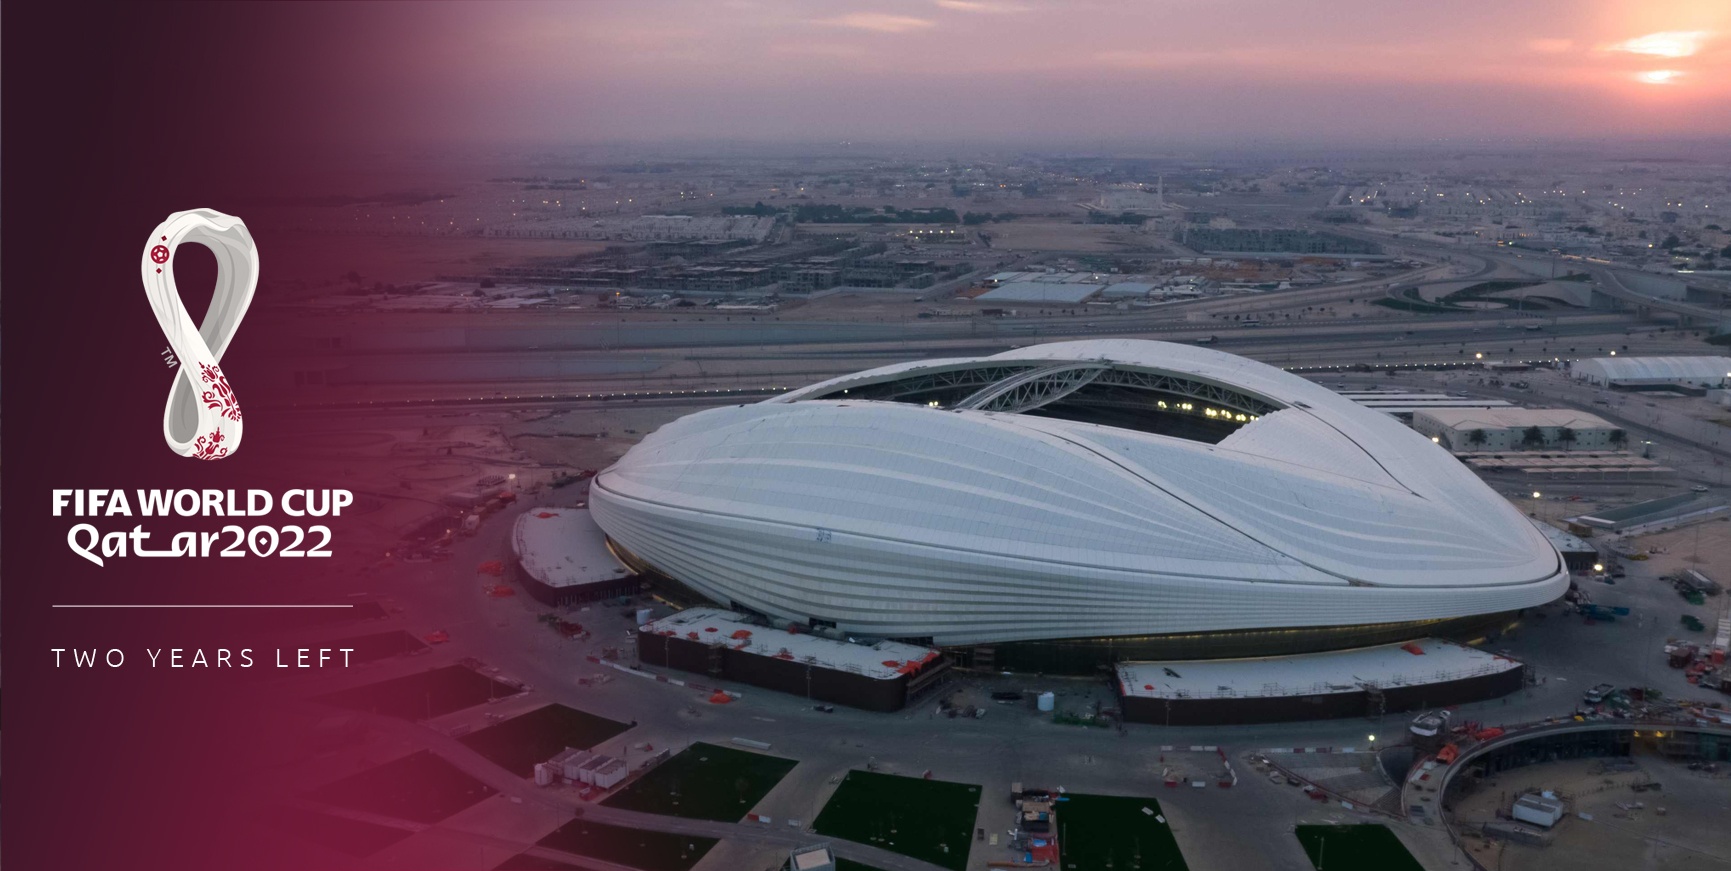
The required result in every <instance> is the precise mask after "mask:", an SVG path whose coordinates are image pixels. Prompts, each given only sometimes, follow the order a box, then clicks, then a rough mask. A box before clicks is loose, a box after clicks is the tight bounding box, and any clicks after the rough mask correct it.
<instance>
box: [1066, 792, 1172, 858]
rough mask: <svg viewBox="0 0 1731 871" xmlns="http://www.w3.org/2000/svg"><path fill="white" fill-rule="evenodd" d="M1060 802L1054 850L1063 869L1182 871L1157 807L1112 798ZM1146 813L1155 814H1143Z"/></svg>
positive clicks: (1144, 801) (1075, 798)
mask: <svg viewBox="0 0 1731 871" xmlns="http://www.w3.org/2000/svg"><path fill="white" fill-rule="evenodd" d="M1067 798H1068V799H1069V800H1068V801H1061V802H1059V803H1058V850H1059V856H1060V858H1061V859H1062V860H1063V862H1064V867H1065V868H1067V869H1068V868H1075V869H1078V871H1080V869H1083V868H1088V869H1101V871H1104V869H1113V871H1186V869H1187V868H1189V866H1188V865H1186V864H1184V854H1182V853H1180V852H1179V851H1178V842H1177V840H1175V839H1174V838H1173V837H1172V827H1171V826H1169V825H1167V824H1166V823H1162V822H1160V821H1159V820H1158V819H1156V818H1155V815H1157V814H1159V813H1160V803H1159V802H1157V801H1155V800H1154V799H1151V798H1133V797H1132V798H1126V797H1124V796H1116V795H1076V794H1073V793H1072V794H1071V795H1069V796H1067ZM1143 808H1147V809H1148V810H1151V811H1153V813H1151V814H1150V813H1143V812H1142V809H1143Z"/></svg>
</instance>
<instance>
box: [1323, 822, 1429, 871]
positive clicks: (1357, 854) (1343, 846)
mask: <svg viewBox="0 0 1731 871" xmlns="http://www.w3.org/2000/svg"><path fill="white" fill-rule="evenodd" d="M1298 842H1299V843H1301V844H1303V845H1304V852H1305V855H1307V856H1309V857H1310V864H1311V865H1313V866H1315V867H1316V868H1317V869H1318V871H1424V866H1423V865H1420V864H1419V863H1418V860H1417V859H1414V858H1413V857H1412V854H1411V853H1408V852H1407V851H1406V845H1404V844H1402V843H1401V842H1400V839H1399V838H1397V837H1395V835H1394V832H1391V831H1389V830H1388V826H1384V825H1379V824H1376V823H1367V824H1364V825H1357V826H1299V827H1298Z"/></svg>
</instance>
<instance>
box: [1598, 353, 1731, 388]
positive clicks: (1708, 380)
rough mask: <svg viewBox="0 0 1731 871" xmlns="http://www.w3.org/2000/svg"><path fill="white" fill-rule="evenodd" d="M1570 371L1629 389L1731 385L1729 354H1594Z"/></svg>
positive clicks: (1603, 385) (1607, 385)
mask: <svg viewBox="0 0 1731 871" xmlns="http://www.w3.org/2000/svg"><path fill="white" fill-rule="evenodd" d="M1572 371H1573V373H1574V376H1575V377H1576V378H1579V379H1581V380H1582V381H1585V382H1587V383H1589V384H1597V385H1599V386H1601V387H1621V388H1625V389H1630V390H1641V389H1653V388H1662V387H1671V386H1677V387H1690V388H1696V389H1701V388H1717V387H1731V357H1594V358H1593V359H1591V360H1582V361H1581V362H1579V363H1576V364H1575V365H1574V368H1573V369H1572Z"/></svg>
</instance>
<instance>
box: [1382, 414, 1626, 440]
mask: <svg viewBox="0 0 1731 871" xmlns="http://www.w3.org/2000/svg"><path fill="white" fill-rule="evenodd" d="M1412 428H1413V429H1416V430H1418V431H1419V432H1420V433H1421V434H1423V435H1427V436H1430V437H1431V438H1433V439H1436V440H1437V443H1438V444H1441V445H1442V446H1443V447H1445V448H1448V449H1449V450H1451V451H1518V450H1523V449H1533V448H1552V449H1557V448H1562V449H1579V450H1588V449H1604V448H1618V447H1621V446H1622V440H1623V436H1622V435H1620V434H1621V433H1622V432H1623V431H1622V430H1621V429H1618V428H1617V427H1615V426H1612V425H1611V424H1610V423H1609V422H1607V421H1606V420H1605V419H1604V418H1602V417H1599V416H1597V415H1592V414H1588V413H1586V412H1584V411H1575V410H1574V409H1570V408H1426V409H1421V410H1418V411H1414V412H1413V415H1412ZM1535 430H1536V431H1535ZM1565 431H1567V432H1568V436H1567V437H1565V436H1564V435H1563V433H1564V432H1565ZM1474 433H1480V434H1481V435H1478V436H1475V435H1473V434H1474ZM1534 436H1536V437H1537V438H1536V439H1535V438H1534Z"/></svg>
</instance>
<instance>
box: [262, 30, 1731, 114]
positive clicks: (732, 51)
mask: <svg viewBox="0 0 1731 871" xmlns="http://www.w3.org/2000/svg"><path fill="white" fill-rule="evenodd" d="M282 14H283V15H286V16H291V17H294V18H296V19H297V20H296V21H295V22H294V24H295V26H294V27H291V28H289V29H288V30H289V31H292V32H305V33H307V34H312V35H313V36H311V37H310V38H312V39H313V41H315V42H316V43H318V44H317V47H316V57H315V58H314V61H315V62H314V63H313V64H312V68H311V69H310V70H308V71H307V72H306V73H305V77H306V78H307V79H308V80H309V81H311V82H313V83H314V84H322V85H325V86H329V88H330V89H332V90H334V91H336V92H340V94H341V95H342V96H341V97H340V98H339V99H334V100H323V101H321V103H320V105H319V106H318V107H317V111H319V112H322V113H325V115H326V116H327V120H329V121H331V123H333V124H339V123H340V124H343V125H345V129H348V128H362V129H366V130H368V131H371V132H372V133H376V134H377V135H379V136H380V137H383V138H391V139H416V138H421V139H436V140H442V141H454V142H478V143H485V142H492V141H500V142H503V141H533V142H572V143H588V142H618V141H672V142H678V141H699V140H720V139H729V140H745V141H772V142H793V141H797V142H831V141H854V140H858V141H942V142H957V141H1002V142H1006V143H1016V142H1064V141H1074V142H1078V143H1093V142H1097V141H1106V140H1114V141H1117V140H1136V141H1149V142H1197V143H1207V142H1258V141H1262V142H1267V141H1299V142H1316V143H1359V144H1376V143H1412V142H1423V141H1429V140H1437V139H1449V140H1474V139H1490V140H1521V139H1532V138H1542V139H1552V138H1557V139H1590V140H1599V139H1653V138H1661V139H1662V138H1721V137H1726V136H1731V0H1519V2H1512V3H1511V2H1507V0H1447V2H1435V0H1122V2H1104V0H1068V2H1059V0H872V2H829V0H805V2H791V0H790V2H767V0H689V2H688V0H643V2H630V3H624V2H621V3H615V2H607V0H589V2H577V3H481V4H468V3H445V4H401V3H399V4H362V5H330V4H295V5H293V6H291V7H285V8H284V10H283V11H282ZM307 48H308V46H306V45H305V44H304V43H303V44H294V45H290V46H288V47H287V48H286V49H283V50H288V51H296V52H304V51H305V50H306V49H307ZM283 60H284V61H285V62H290V63H297V64H300V65H303V66H304V65H306V63H307V60H308V58H307V57H306V56H305V55H304V54H297V56H296V57H293V58H287V57H285V58H284V59H283Z"/></svg>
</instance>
